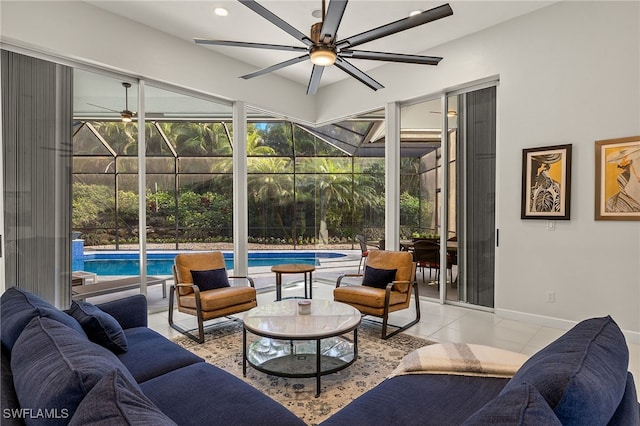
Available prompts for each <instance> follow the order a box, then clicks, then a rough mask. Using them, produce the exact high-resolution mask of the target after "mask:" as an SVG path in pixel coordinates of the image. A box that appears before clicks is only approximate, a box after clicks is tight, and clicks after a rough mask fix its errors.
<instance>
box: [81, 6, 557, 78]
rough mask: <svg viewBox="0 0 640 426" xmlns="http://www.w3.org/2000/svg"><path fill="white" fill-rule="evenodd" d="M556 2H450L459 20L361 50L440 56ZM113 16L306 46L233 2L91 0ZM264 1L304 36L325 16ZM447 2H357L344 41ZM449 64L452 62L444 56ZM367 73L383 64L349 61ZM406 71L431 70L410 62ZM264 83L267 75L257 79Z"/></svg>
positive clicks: (255, 59)
mask: <svg viewBox="0 0 640 426" xmlns="http://www.w3.org/2000/svg"><path fill="white" fill-rule="evenodd" d="M554 2H555V1H542V0H540V1H538V0H536V1H524V0H523V1H483V0H467V1H451V2H450V5H451V7H452V9H453V16H449V17H446V18H443V19H440V20H438V21H435V22H431V23H428V24H424V25H422V26H420V27H416V28H412V29H410V30H407V31H404V32H401V33H398V34H394V35H391V36H387V37H384V38H382V39H379V40H376V41H373V42H370V43H366V44H364V45H362V46H359V48H361V49H362V50H375V51H383V52H393V53H408V54H425V55H431V56H440V55H439V52H438V47H437V46H438V45H440V44H443V43H446V42H448V41H450V40H453V39H457V38H460V37H463V36H465V35H468V34H471V33H474V32H477V31H480V30H482V29H485V28H488V27H491V26H494V25H496V24H498V23H500V22H504V21H507V20H509V19H512V18H515V17H517V16H520V15H523V14H526V13H529V12H532V11H534V10H536V9H540V8H542V7H545V6H548V5H549V4H552V3H554ZM88 3H90V4H93V5H95V6H97V7H100V8H102V9H105V10H108V11H110V12H112V13H114V14H117V15H121V16H124V17H127V18H129V19H131V20H133V21H136V22H139V23H142V24H144V25H147V26H149V27H153V28H155V29H158V30H160V31H163V32H165V33H168V34H171V35H174V36H176V37H179V38H181V39H184V40H189V41H192V40H193V38H194V37H202V38H213V39H222V40H233V41H245V42H258V43H269V44H283V45H292V46H303V45H302V43H300V42H299V41H297V40H296V39H294V38H293V37H292V36H290V35H289V34H287V33H286V32H284V31H283V30H281V29H280V28H278V27H276V26H275V25H273V24H272V23H270V22H269V21H267V20H265V19H264V18H262V17H261V16H259V15H258V14H256V13H255V12H253V11H251V10H250V9H249V8H247V7H246V6H244V5H243V4H241V3H240V2H238V1H234V0H212V1H204V0H201V1H176V0H173V1H153V0H152V1H141V0H133V1H88ZM259 3H260V4H261V5H262V6H264V7H266V8H267V9H269V10H270V11H271V12H273V13H274V14H276V15H277V16H279V17H280V18H282V19H284V20H285V21H286V22H288V23H289V24H291V25H292V26H293V27H295V28H296V29H298V30H299V31H301V32H303V33H305V34H308V33H309V28H310V27H311V25H312V24H313V23H315V22H317V21H319V20H320V19H316V18H314V17H313V16H312V15H311V13H312V11H313V10H314V9H320V8H321V4H322V2H321V1H320V0H260V1H259ZM444 3H445V2H436V1H405V0H393V1H391V0H351V1H349V4H348V5H347V8H346V11H345V13H344V17H343V19H342V22H341V24H340V27H339V31H338V38H339V39H342V38H346V37H349V36H351V35H355V34H358V33H360V32H363V31H367V30H369V29H372V28H375V27H378V26H381V25H384V24H388V23H390V22H393V21H396V20H399V19H403V18H405V17H407V16H408V15H409V12H411V11H413V10H427V9H431V8H433V7H437V6H440V5H442V4H444ZM215 7H224V8H226V9H227V10H228V11H229V15H228V16H226V17H220V16H217V15H215V14H214V13H213V9H214V8H215ZM201 48H202V54H203V55H206V54H207V50H208V49H211V50H213V51H216V52H218V53H220V54H223V55H226V56H229V57H232V58H235V59H237V60H240V61H242V62H245V63H247V64H250V65H252V66H254V67H255V68H256V70H258V69H261V68H265V67H268V66H271V65H274V64H276V63H279V62H282V61H285V60H287V59H291V58H293V57H296V56H299V53H297V52H281V51H274V50H263V49H252V48H242V47H222V46H201ZM444 60H445V61H446V57H445V58H444ZM350 61H351V62H352V63H353V64H354V65H355V66H356V67H358V68H360V69H361V70H363V71H365V72H367V71H368V70H371V69H373V68H375V67H378V66H381V65H384V62H379V61H366V60H350ZM403 66H407V67H417V66H429V65H413V64H405V65H403ZM277 73H278V75H280V76H282V77H284V78H287V79H290V80H292V81H295V82H297V83H299V84H303V85H305V86H306V84H307V82H308V81H309V76H310V74H311V64H310V62H309V61H304V62H302V63H299V64H296V65H292V66H290V67H287V68H284V69H282V70H279V71H277ZM256 78H260V77H256ZM344 78H350V77H349V76H347V75H346V74H345V73H344V72H342V71H340V70H338V69H337V68H335V67H327V69H325V72H324V74H323V76H322V82H321V86H322V85H327V84H330V83H334V82H336V81H339V80H341V79H344Z"/></svg>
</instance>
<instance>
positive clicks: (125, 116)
mask: <svg viewBox="0 0 640 426" xmlns="http://www.w3.org/2000/svg"><path fill="white" fill-rule="evenodd" d="M132 117H133V113H131V111H122V112H121V113H120V119H121V120H122V122H123V123H131V120H132Z"/></svg>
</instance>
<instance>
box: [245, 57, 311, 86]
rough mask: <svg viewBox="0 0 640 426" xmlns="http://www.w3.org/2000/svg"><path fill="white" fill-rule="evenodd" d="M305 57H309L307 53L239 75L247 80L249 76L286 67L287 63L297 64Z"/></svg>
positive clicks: (305, 58)
mask: <svg viewBox="0 0 640 426" xmlns="http://www.w3.org/2000/svg"><path fill="white" fill-rule="evenodd" d="M307 59H309V55H303V56H298V57H297V58H293V59H289V60H288V61H284V62H280V63H279V64H275V65H271V66H270V67H267V68H263V69H261V70H258V71H256V72H252V73H250V74H245V75H241V76H240V77H241V78H244V79H245V80H248V79H250V78H253V77H257V76H259V75H263V74H267V73H270V72H272V71H276V70H279V69H281V68H284V67H288V66H289V65H294V64H297V63H298V62H302V61H304V60H307Z"/></svg>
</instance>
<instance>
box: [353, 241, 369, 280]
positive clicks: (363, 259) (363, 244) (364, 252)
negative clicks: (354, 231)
mask: <svg viewBox="0 0 640 426" xmlns="http://www.w3.org/2000/svg"><path fill="white" fill-rule="evenodd" d="M356 240H358V243H360V263H358V273H360V271H361V270H362V267H363V266H365V265H366V264H367V256H369V247H367V240H366V239H365V238H364V235H362V234H358V235H356Z"/></svg>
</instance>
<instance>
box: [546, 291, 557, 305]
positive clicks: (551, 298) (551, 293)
mask: <svg viewBox="0 0 640 426" xmlns="http://www.w3.org/2000/svg"><path fill="white" fill-rule="evenodd" d="M545 296H546V300H547V303H555V301H556V293H555V292H554V291H551V290H547V292H546V293H545Z"/></svg>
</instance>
